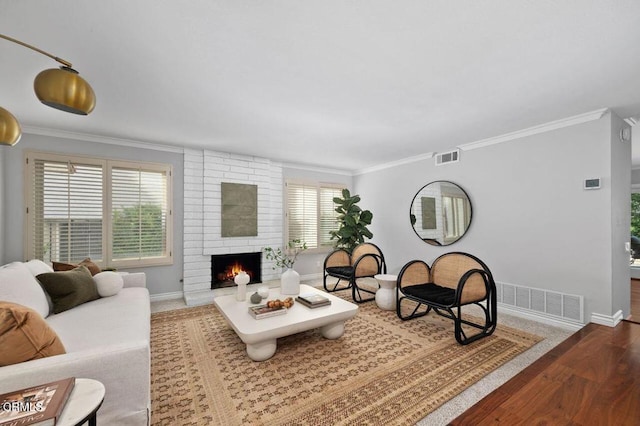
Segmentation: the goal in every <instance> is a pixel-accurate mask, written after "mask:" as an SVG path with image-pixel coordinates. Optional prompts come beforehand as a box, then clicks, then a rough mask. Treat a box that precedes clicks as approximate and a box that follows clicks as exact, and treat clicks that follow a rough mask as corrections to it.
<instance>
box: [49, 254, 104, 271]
mask: <svg viewBox="0 0 640 426" xmlns="http://www.w3.org/2000/svg"><path fill="white" fill-rule="evenodd" d="M81 265H82V266H86V267H87V268H88V269H89V272H91V275H95V274H99V273H100V272H101V269H100V267H99V266H98V265H96V264H95V263H93V262H92V261H91V259H90V258H88V257H87V258H86V259H84V260H83V261H82V262H80V263H78V264H74V263H62V262H53V270H54V271H71V270H72V269H75V268H77V267H78V266H81Z"/></svg>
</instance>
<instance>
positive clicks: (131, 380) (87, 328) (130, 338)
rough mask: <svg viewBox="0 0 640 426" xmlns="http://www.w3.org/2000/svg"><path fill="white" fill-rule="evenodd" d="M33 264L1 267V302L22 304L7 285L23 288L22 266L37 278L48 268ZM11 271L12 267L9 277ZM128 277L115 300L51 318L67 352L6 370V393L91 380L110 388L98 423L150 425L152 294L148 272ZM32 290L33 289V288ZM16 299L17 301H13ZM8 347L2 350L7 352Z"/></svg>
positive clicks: (2, 384) (2, 387)
mask: <svg viewBox="0 0 640 426" xmlns="http://www.w3.org/2000/svg"><path fill="white" fill-rule="evenodd" d="M32 262H34V261H31V262H29V263H32ZM38 262H39V261H38ZM29 263H22V262H14V263H12V264H9V265H5V266H4V267H1V268H0V290H2V287H4V297H3V294H2V292H1V291H0V300H6V301H9V302H14V303H20V298H21V297H22V296H21V295H20V293H19V290H18V293H16V292H15V291H14V290H9V291H8V293H7V286H8V285H11V286H15V285H16V284H19V283H16V282H15V281H17V280H16V276H20V277H22V276H24V275H19V274H24V271H22V268H25V269H27V270H29V275H28V276H30V277H31V278H32V279H33V280H35V277H34V275H37V273H36V272H42V266H41V265H38V267H37V268H35V269H34V268H30V267H28V266H27V265H28V264H29ZM40 263H41V264H42V265H44V263H42V262H40ZM7 267H10V268H8V269H7V272H6V273H4V272H5V268H7ZM47 267H48V266H47ZM9 270H10V271H9ZM16 274H18V275H16ZM28 276H27V278H28ZM122 277H123V281H124V288H122V290H120V291H119V292H118V293H117V294H115V295H114V296H110V297H103V298H100V299H97V300H93V301H91V302H87V303H84V304H81V305H79V306H76V307H74V308H72V309H70V310H67V311H64V312H61V313H59V314H51V315H46V322H47V323H48V324H49V326H50V327H51V328H52V329H53V330H54V331H55V332H56V333H57V334H58V337H59V338H60V340H61V341H62V343H63V345H64V347H65V350H66V354H63V355H56V356H50V357H47V358H41V359H34V360H31V361H26V362H22V363H19V364H13V365H7V366H3V367H0V394H2V393H5V392H10V391H13V390H16V389H21V388H24V387H28V386H33V385H37V384H40V383H46V382H50V381H54V380H58V379H61V378H65V377H86V378H91V379H95V380H99V381H100V382H102V383H103V384H104V386H105V389H106V394H105V398H104V402H103V404H102V407H101V408H100V410H99V411H98V424H102V425H148V424H149V422H150V392H151V391H150V346H149V339H150V316H151V314H150V305H149V292H148V290H147V288H146V278H145V274H144V273H132V274H123V275H122ZM27 278H24V279H21V281H26V280H27ZM3 280H4V283H3ZM36 283H37V280H36ZM29 284H32V283H29ZM25 288H26V286H25ZM29 288H30V289H31V290H33V286H30V287H29ZM7 294H9V296H7ZM16 294H17V296H16ZM43 294H44V290H43ZM33 296H34V295H33V294H31V295H29V297H31V298H33V299H36V298H39V297H40V295H36V296H37V297H33ZM45 297H46V296H45ZM12 298H13V299H14V300H7V299H12ZM16 298H17V299H18V300H15V299H16ZM23 302H24V300H23ZM27 303H28V301H27ZM27 303H23V304H27ZM43 316H45V315H43ZM7 349H9V348H2V350H3V351H4V350H7ZM9 350H10V349H9Z"/></svg>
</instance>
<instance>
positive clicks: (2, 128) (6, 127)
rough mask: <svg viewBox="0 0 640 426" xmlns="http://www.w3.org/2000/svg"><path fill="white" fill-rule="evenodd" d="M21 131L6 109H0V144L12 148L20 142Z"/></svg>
mask: <svg viewBox="0 0 640 426" xmlns="http://www.w3.org/2000/svg"><path fill="white" fill-rule="evenodd" d="M20 136H22V130H21V129H20V123H18V120H16V118H15V117H14V116H13V114H11V113H10V112H9V111H7V110H6V109H4V108H2V107H0V144H2V145H9V146H13V145H15V144H17V143H18V141H20Z"/></svg>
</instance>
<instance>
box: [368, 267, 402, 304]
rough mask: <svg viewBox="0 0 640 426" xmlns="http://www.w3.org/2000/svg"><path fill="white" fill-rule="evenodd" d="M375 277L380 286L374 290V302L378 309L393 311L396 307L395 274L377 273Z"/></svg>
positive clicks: (396, 278) (396, 277)
mask: <svg viewBox="0 0 640 426" xmlns="http://www.w3.org/2000/svg"><path fill="white" fill-rule="evenodd" d="M373 278H375V279H376V280H377V281H378V284H380V288H379V289H378V291H376V304H377V305H378V307H379V308H380V309H385V310H387V311H393V310H395V309H396V281H398V276H397V275H391V274H378V275H375V276H374V277H373Z"/></svg>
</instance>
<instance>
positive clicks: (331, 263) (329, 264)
mask: <svg viewBox="0 0 640 426" xmlns="http://www.w3.org/2000/svg"><path fill="white" fill-rule="evenodd" d="M323 270H324V279H323V284H324V289H325V290H326V291H327V292H329V293H331V292H334V291H340V290H347V289H351V296H352V298H353V301H354V302H356V303H363V302H368V301H371V300H374V299H375V294H376V292H375V291H373V290H371V289H367V288H365V287H364V286H360V285H359V284H358V280H359V279H361V278H368V277H373V276H375V275H377V274H386V273H387V264H386V263H385V261H384V255H383V254H382V251H381V250H380V249H379V248H378V246H376V245H375V244H373V243H361V244H358V245H357V246H356V247H354V249H353V252H352V253H351V254H349V252H348V251H347V250H344V249H336V250H334V251H332V252H331V253H329V255H328V256H327V257H326V258H325V259H324V268H323ZM327 277H333V278H337V281H336V282H335V283H333V284H332V283H327ZM377 285H378V284H377V282H376V286H377Z"/></svg>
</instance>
